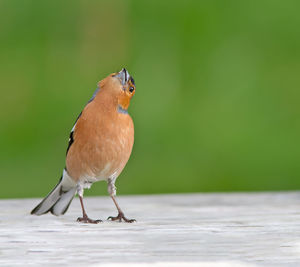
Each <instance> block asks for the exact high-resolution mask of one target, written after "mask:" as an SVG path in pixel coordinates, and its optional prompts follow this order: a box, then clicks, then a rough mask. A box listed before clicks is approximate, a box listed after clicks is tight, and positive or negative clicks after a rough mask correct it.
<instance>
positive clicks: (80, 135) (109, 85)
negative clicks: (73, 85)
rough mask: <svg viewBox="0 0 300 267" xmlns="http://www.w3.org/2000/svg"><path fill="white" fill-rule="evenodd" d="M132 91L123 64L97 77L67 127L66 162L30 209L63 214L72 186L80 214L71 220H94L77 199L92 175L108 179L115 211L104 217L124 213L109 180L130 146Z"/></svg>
mask: <svg viewBox="0 0 300 267" xmlns="http://www.w3.org/2000/svg"><path fill="white" fill-rule="evenodd" d="M134 93H135V83H134V80H133V78H132V77H131V76H130V75H129V73H128V71H127V70H126V69H125V68H124V69H122V70H121V71H120V72H118V73H113V74H111V75H109V76H108V77H106V78H105V79H103V80H102V81H100V82H99V83H98V87H97V90H96V91H95V93H94V95H93V96H92V98H91V99H90V100H89V101H88V103H87V105H86V106H85V107H84V109H83V111H82V112H81V113H80V114H79V116H78V118H77V120H76V122H75V125H74V127H73V129H72V130H71V133H70V139H69V145H68V148H67V155H66V167H65V169H64V170H63V175H62V177H61V179H60V181H59V182H58V184H57V185H56V186H55V188H54V189H53V190H52V191H51V192H50V193H49V194H48V195H47V196H46V197H45V198H44V199H43V200H42V202H41V203H40V204H38V205H37V206H36V207H35V208H34V209H33V210H32V212H31V214H36V215H41V214H45V213H47V212H49V211H50V212H51V213H52V214H54V215H62V214H64V213H65V212H66V211H67V209H68V207H69V205H70V204H71V202H72V200H73V197H74V196H75V194H76V192H77V194H78V196H79V200H80V204H81V208H82V217H79V218H78V219H77V221H79V222H84V223H99V222H101V220H92V219H90V218H89V217H88V216H87V214H86V211H85V209H84V205H83V191H84V189H85V188H90V186H91V185H92V184H93V183H94V182H97V181H101V180H105V181H107V183H108V192H109V194H110V196H111V198H112V200H113V202H114V203H115V205H116V208H117V210H118V215H117V216H116V217H109V218H108V219H110V220H113V221H115V220H118V221H122V220H124V221H125V222H133V221H135V220H133V219H127V218H126V217H125V216H124V213H123V212H122V210H121V209H120V207H119V205H118V203H117V201H116V198H115V196H116V187H115V181H116V179H117V177H118V176H119V175H120V173H121V171H122V170H123V168H124V167H125V165H126V163H127V161H128V159H129V157H130V154H131V150H132V146H133V141H134V126H133V121H132V119H131V117H130V115H129V114H128V111H127V109H128V106H129V103H130V100H131V98H132V96H133V95H134Z"/></svg>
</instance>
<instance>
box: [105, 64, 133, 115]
mask: <svg viewBox="0 0 300 267" xmlns="http://www.w3.org/2000/svg"><path fill="white" fill-rule="evenodd" d="M100 88H101V89H102V88H103V89H104V90H107V91H109V94H111V95H112V96H114V97H116V99H117V104H118V105H119V107H120V108H121V109H122V110H127V108H128V106H129V104H130V100H131V98H132V97H133V95H134V93H135V84H134V80H133V78H132V77H131V76H130V74H129V73H128V71H127V70H126V69H125V68H123V69H122V70H121V71H120V72H116V73H112V74H110V75H109V76H108V77H107V78H105V79H104V80H102V81H101V82H100Z"/></svg>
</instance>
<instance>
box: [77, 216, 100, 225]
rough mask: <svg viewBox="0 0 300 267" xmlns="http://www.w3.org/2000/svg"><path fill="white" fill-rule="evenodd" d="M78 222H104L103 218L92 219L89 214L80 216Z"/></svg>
mask: <svg viewBox="0 0 300 267" xmlns="http://www.w3.org/2000/svg"><path fill="white" fill-rule="evenodd" d="M77 222H81V223H94V224H97V223H100V222H102V220H92V219H90V218H89V217H88V216H83V217H78V218H77Z"/></svg>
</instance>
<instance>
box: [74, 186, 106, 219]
mask: <svg viewBox="0 0 300 267" xmlns="http://www.w3.org/2000/svg"><path fill="white" fill-rule="evenodd" d="M78 196H79V200H80V204H81V209H82V217H78V218H77V222H83V223H95V224H96V223H99V222H102V221H101V220H92V219H90V218H89V217H88V216H87V214H86V212H85V209H84V206H83V190H82V189H81V190H80V189H79V190H78Z"/></svg>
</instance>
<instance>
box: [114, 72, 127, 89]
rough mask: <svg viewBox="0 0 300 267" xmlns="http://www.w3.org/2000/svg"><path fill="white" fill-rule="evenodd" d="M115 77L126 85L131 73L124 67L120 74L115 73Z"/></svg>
mask: <svg viewBox="0 0 300 267" xmlns="http://www.w3.org/2000/svg"><path fill="white" fill-rule="evenodd" d="M115 77H117V78H119V80H120V81H121V84H122V85H123V86H124V85H125V84H126V83H127V82H128V80H129V77H130V75H129V73H128V71H127V70H126V69H125V68H123V69H122V70H121V71H120V72H119V73H118V74H116V75H115Z"/></svg>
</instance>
